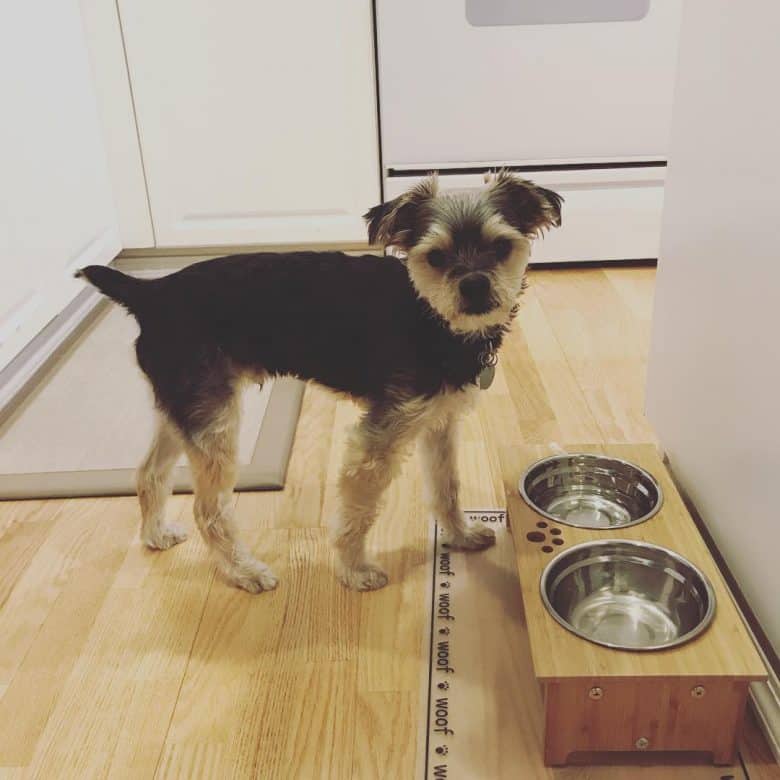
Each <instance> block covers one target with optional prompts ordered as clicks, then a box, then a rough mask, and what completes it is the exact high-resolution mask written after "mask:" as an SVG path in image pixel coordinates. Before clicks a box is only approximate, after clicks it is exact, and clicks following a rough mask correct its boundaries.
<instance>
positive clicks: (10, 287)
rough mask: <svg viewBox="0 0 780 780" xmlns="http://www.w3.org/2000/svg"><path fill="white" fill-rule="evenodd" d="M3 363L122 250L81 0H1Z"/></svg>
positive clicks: (0, 279)
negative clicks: (90, 268)
mask: <svg viewBox="0 0 780 780" xmlns="http://www.w3.org/2000/svg"><path fill="white" fill-rule="evenodd" d="M0 95H2V99H3V106H2V120H0V368H2V367H4V366H5V365H7V364H8V362H9V361H10V360H11V359H12V358H13V357H14V356H15V355H16V354H17V353H18V352H19V351H20V350H21V349H22V347H24V346H25V344H27V342H29V340H30V339H31V338H32V337H33V336H34V335H35V334H36V333H37V332H38V331H39V330H40V329H41V328H42V327H43V326H44V325H46V323H47V322H49V320H51V319H52V317H54V316H56V315H57V314H58V313H59V312H60V311H61V309H62V308H63V307H64V306H65V305H66V304H67V303H68V302H69V301H70V300H72V298H73V297H75V295H76V294H77V293H78V292H79V291H80V290H81V289H83V284H82V283H81V282H79V281H77V280H76V279H74V278H73V271H74V270H75V269H76V268H78V267H80V266H82V265H86V264H89V263H107V262H109V261H110V260H111V259H112V258H113V257H114V256H115V255H116V254H117V252H118V251H119V249H120V241H119V230H118V225H117V221H116V215H115V210H114V203H113V200H112V196H111V188H110V185H109V181H108V173H107V167H106V158H105V152H104V149H103V144H102V139H101V134H100V128H99V121H98V117H97V108H96V104H95V95H94V90H93V85H92V77H91V74H90V70H89V63H88V60H87V51H86V45H85V42H84V33H83V29H82V25H81V17H80V15H79V9H78V3H77V0H34V1H33V0H7V2H4V3H2V5H0Z"/></svg>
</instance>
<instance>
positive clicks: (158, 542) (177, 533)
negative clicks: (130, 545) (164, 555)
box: [141, 523, 187, 550]
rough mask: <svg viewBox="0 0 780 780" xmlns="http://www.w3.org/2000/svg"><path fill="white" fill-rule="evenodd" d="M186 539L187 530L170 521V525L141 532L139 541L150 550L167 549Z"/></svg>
mask: <svg viewBox="0 0 780 780" xmlns="http://www.w3.org/2000/svg"><path fill="white" fill-rule="evenodd" d="M186 539H187V532H186V531H185V530H184V528H182V526H180V525H175V524H173V523H171V524H170V525H162V526H160V527H159V528H156V529H154V531H149V532H148V533H143V534H142V535H141V541H142V542H143V543H144V544H145V545H146V546H147V547H148V548H149V549H150V550H167V549H168V548H169V547H173V546H174V545H175V544H181V543H182V542H183V541H185V540H186Z"/></svg>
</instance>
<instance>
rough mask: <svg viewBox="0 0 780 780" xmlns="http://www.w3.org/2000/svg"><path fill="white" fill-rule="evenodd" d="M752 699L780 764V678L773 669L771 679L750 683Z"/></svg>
mask: <svg viewBox="0 0 780 780" xmlns="http://www.w3.org/2000/svg"><path fill="white" fill-rule="evenodd" d="M750 701H751V704H752V705H753V710H754V712H755V713H756V717H757V719H758V723H759V726H760V727H761V731H763V732H764V736H765V737H766V741H767V742H768V743H769V747H770V748H771V750H772V753H774V756H775V761H777V763H778V764H780V679H779V678H778V677H777V675H776V674H774V673H773V672H772V670H771V669H770V672H769V680H767V681H766V682H756V683H752V684H751V685H750Z"/></svg>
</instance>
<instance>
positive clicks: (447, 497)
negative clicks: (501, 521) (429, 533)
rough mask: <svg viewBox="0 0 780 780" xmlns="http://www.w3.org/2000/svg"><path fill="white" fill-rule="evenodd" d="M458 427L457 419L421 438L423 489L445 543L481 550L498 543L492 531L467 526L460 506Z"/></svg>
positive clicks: (480, 524) (483, 527) (481, 526)
mask: <svg viewBox="0 0 780 780" xmlns="http://www.w3.org/2000/svg"><path fill="white" fill-rule="evenodd" d="M456 431H457V424H456V420H455V418H454V416H449V417H448V418H447V419H446V420H445V421H444V423H443V424H442V423H439V425H438V426H437V427H435V428H429V429H428V430H427V431H426V432H425V434H424V435H423V437H422V441H421V445H422V446H421V447H420V456H421V458H422V463H423V472H424V474H423V479H424V483H423V484H424V488H425V494H426V499H427V502H428V504H429V505H430V508H431V512H432V513H433V516H434V518H435V519H436V520H438V521H439V522H440V523H441V524H442V527H443V528H444V531H445V534H446V541H447V542H448V543H449V544H450V546H452V547H457V548H460V549H463V550H481V549H483V548H485V547H489V546H490V545H491V544H493V542H495V540H496V535H495V533H494V532H493V530H492V529H491V528H488V527H487V526H485V525H483V524H482V523H468V522H466V519H465V517H464V516H463V510H462V509H461V507H460V498H459V495H458V494H459V491H460V481H459V479H458V459H457V451H456V448H455V440H456Z"/></svg>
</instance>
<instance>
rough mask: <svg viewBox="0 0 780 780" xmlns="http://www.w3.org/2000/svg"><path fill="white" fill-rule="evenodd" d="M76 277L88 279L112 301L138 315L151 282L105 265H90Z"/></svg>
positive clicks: (80, 270)
mask: <svg viewBox="0 0 780 780" xmlns="http://www.w3.org/2000/svg"><path fill="white" fill-rule="evenodd" d="M75 276H76V277H78V278H81V279H86V280H87V281H88V282H89V283H90V284H91V285H93V286H95V287H97V288H98V290H100V292H102V293H103V295H107V296H108V297H109V298H111V299H112V300H114V301H116V302H117V303H121V304H122V306H124V307H125V308H126V309H127V310H128V311H130V312H132V313H133V314H138V313H139V311H140V310H141V309H142V308H144V303H145V302H146V300H147V298H148V287H149V284H150V280H148V279H136V278H135V277H134V276H128V275H127V274H123V273H122V272H121V271H117V270H116V269H114V268H108V267H107V266H105V265H88V266H87V267H86V268H81V269H79V270H78V271H76V273H75Z"/></svg>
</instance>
